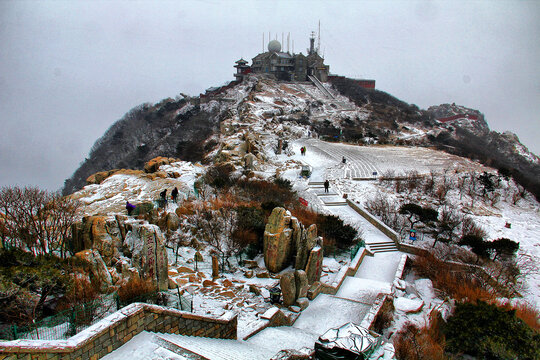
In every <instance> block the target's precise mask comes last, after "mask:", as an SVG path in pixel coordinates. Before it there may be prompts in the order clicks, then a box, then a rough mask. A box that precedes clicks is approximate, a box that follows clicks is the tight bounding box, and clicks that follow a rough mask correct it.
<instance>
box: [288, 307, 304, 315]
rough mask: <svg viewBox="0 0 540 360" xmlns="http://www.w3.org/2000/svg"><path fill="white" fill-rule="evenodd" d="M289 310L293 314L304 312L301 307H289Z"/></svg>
mask: <svg viewBox="0 0 540 360" xmlns="http://www.w3.org/2000/svg"><path fill="white" fill-rule="evenodd" d="M289 310H290V311H292V312H293V313H299V312H300V311H302V309H301V308H300V306H294V305H293V306H289Z"/></svg>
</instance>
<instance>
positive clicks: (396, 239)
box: [347, 199, 399, 246]
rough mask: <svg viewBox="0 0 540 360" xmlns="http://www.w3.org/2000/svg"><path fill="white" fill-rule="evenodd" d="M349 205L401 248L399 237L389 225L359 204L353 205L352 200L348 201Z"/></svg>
mask: <svg viewBox="0 0 540 360" xmlns="http://www.w3.org/2000/svg"><path fill="white" fill-rule="evenodd" d="M347 204H349V206H350V207H351V208H353V210H354V211H356V212H357V213H359V214H360V215H361V216H362V217H363V218H365V219H366V220H367V221H369V222H370V223H371V224H372V225H373V226H375V227H376V228H377V229H379V230H381V231H382V233H383V234H384V235H386V236H388V237H389V238H390V240H392V241H394V242H395V243H396V245H398V246H399V235H398V234H397V233H396V232H395V231H394V230H392V229H391V228H389V227H388V225H386V224H385V223H383V222H382V221H380V220H379V219H377V218H376V217H375V216H373V215H371V214H370V213H369V212H367V211H366V210H364V209H362V208H361V207H360V206H358V205H357V204H355V203H353V202H352V201H351V200H348V199H347Z"/></svg>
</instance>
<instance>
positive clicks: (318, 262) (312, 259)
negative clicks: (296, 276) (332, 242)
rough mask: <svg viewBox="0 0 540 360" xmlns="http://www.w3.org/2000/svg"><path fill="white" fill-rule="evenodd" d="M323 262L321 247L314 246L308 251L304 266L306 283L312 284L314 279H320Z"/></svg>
mask: <svg viewBox="0 0 540 360" xmlns="http://www.w3.org/2000/svg"><path fill="white" fill-rule="evenodd" d="M322 263H323V249H322V248H321V247H320V246H316V247H315V248H313V249H312V250H311V252H310V253H309V259H308V263H307V266H306V274H307V278H308V283H309V284H313V283H314V282H315V281H319V280H320V279H321V273H322Z"/></svg>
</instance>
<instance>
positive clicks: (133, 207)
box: [126, 201, 136, 216]
mask: <svg viewBox="0 0 540 360" xmlns="http://www.w3.org/2000/svg"><path fill="white" fill-rule="evenodd" d="M135 208H136V206H135V205H133V204H130V202H129V201H126V210H127V213H128V216H131V213H132V212H133V210H135Z"/></svg>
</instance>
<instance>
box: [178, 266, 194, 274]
mask: <svg viewBox="0 0 540 360" xmlns="http://www.w3.org/2000/svg"><path fill="white" fill-rule="evenodd" d="M176 271H177V272H178V273H179V274H186V273H187V274H194V273H195V270H193V269H191V268H188V267H187V266H179V267H178V268H177V269H176Z"/></svg>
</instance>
